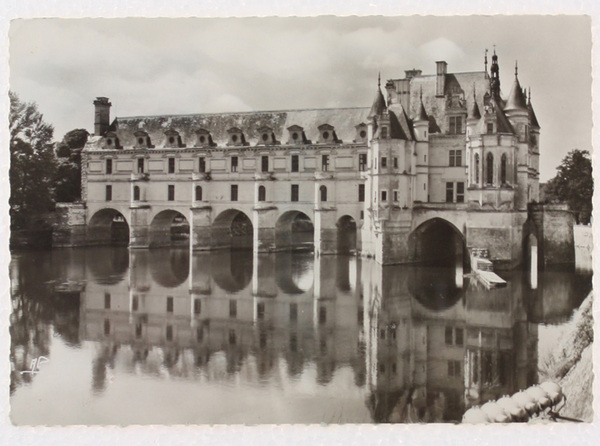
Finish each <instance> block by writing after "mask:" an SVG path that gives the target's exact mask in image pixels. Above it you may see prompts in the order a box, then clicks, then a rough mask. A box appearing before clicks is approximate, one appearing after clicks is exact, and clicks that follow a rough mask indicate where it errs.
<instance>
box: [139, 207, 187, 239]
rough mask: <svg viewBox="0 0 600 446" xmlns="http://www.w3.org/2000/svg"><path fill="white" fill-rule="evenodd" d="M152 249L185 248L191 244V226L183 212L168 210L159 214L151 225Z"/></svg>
mask: <svg viewBox="0 0 600 446" xmlns="http://www.w3.org/2000/svg"><path fill="white" fill-rule="evenodd" d="M149 236H150V237H149V239H150V240H149V244H150V247H151V248H153V247H158V246H174V245H180V246H185V245H188V244H189V239H190V225H189V223H188V221H187V219H186V218H185V216H184V215H183V214H182V213H181V212H177V211H174V210H171V209H169V210H166V211H162V212H159V213H158V214H156V215H155V216H154V218H153V219H152V223H150V233H149Z"/></svg>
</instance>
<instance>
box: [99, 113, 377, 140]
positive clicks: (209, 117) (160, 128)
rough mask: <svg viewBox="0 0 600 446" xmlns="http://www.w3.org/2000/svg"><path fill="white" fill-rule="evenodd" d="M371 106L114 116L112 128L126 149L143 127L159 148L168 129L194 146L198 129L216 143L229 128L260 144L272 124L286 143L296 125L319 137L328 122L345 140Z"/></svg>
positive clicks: (313, 137)
mask: <svg viewBox="0 0 600 446" xmlns="http://www.w3.org/2000/svg"><path fill="white" fill-rule="evenodd" d="M368 113H369V109H368V108H366V107H357V108H330V109H312V110H281V111H262V112H242V113H203V114H191V115H163V116H131V117H117V118H115V120H114V122H113V124H112V127H113V129H114V131H115V133H116V134H117V137H118V138H119V143H120V145H122V146H123V147H124V148H129V147H131V146H134V145H135V142H136V141H135V136H134V133H135V132H136V131H139V130H143V131H145V132H147V133H148V136H150V139H151V141H152V144H154V145H155V146H156V148H161V147H163V144H164V142H165V139H166V136H165V132H166V131H167V130H170V129H173V130H176V131H177V132H178V133H179V135H180V136H181V139H182V141H183V143H184V144H187V145H188V147H191V144H193V142H194V141H196V132H197V131H198V130H199V129H206V130H208V131H209V132H210V134H211V137H212V140H213V141H214V142H215V143H216V145H217V146H225V145H226V144H227V143H228V142H229V134H228V130H230V129H232V128H239V129H240V130H241V131H242V132H243V133H244V137H245V140H246V141H247V142H248V143H249V145H250V146H254V145H257V143H259V141H260V137H261V133H260V132H259V129H261V128H263V127H269V128H271V129H272V131H273V134H274V136H275V139H276V140H280V141H281V142H282V143H283V144H287V142H288V140H289V137H288V130H287V129H288V128H289V127H291V126H294V125H297V126H300V127H302V128H303V129H304V132H305V134H306V137H307V139H308V140H313V141H318V140H319V129H318V127H319V126H321V125H323V124H329V125H331V126H333V127H334V128H335V133H336V135H337V137H338V138H339V139H340V140H342V141H343V142H345V143H349V142H353V141H354V139H355V138H356V132H357V130H356V128H355V126H357V125H358V124H361V123H364V122H366V121H367V115H368ZM100 144H101V138H91V139H90V141H89V144H88V147H90V148H92V149H93V148H94V147H99V146H100Z"/></svg>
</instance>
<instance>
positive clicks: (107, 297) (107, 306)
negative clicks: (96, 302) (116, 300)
mask: <svg viewBox="0 0 600 446" xmlns="http://www.w3.org/2000/svg"><path fill="white" fill-rule="evenodd" d="M104 309H105V310H110V293H104Z"/></svg>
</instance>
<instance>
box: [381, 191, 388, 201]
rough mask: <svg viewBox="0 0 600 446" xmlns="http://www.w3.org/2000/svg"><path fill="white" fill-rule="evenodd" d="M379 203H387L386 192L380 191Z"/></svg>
mask: <svg viewBox="0 0 600 446" xmlns="http://www.w3.org/2000/svg"><path fill="white" fill-rule="evenodd" d="M381 201H382V202H384V201H387V190H382V191H381Z"/></svg>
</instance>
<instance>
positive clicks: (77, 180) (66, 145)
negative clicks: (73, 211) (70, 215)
mask: <svg viewBox="0 0 600 446" xmlns="http://www.w3.org/2000/svg"><path fill="white" fill-rule="evenodd" d="M88 136H89V133H88V131H87V130H85V129H75V130H71V131H70V132H67V133H66V134H65V136H64V137H63V140H62V141H61V142H60V143H58V144H57V147H56V156H57V157H58V167H57V169H56V178H55V195H54V198H55V200H56V201H57V202H61V203H70V202H73V201H77V200H80V199H81V149H83V147H84V146H85V143H86V142H87V139H88Z"/></svg>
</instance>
